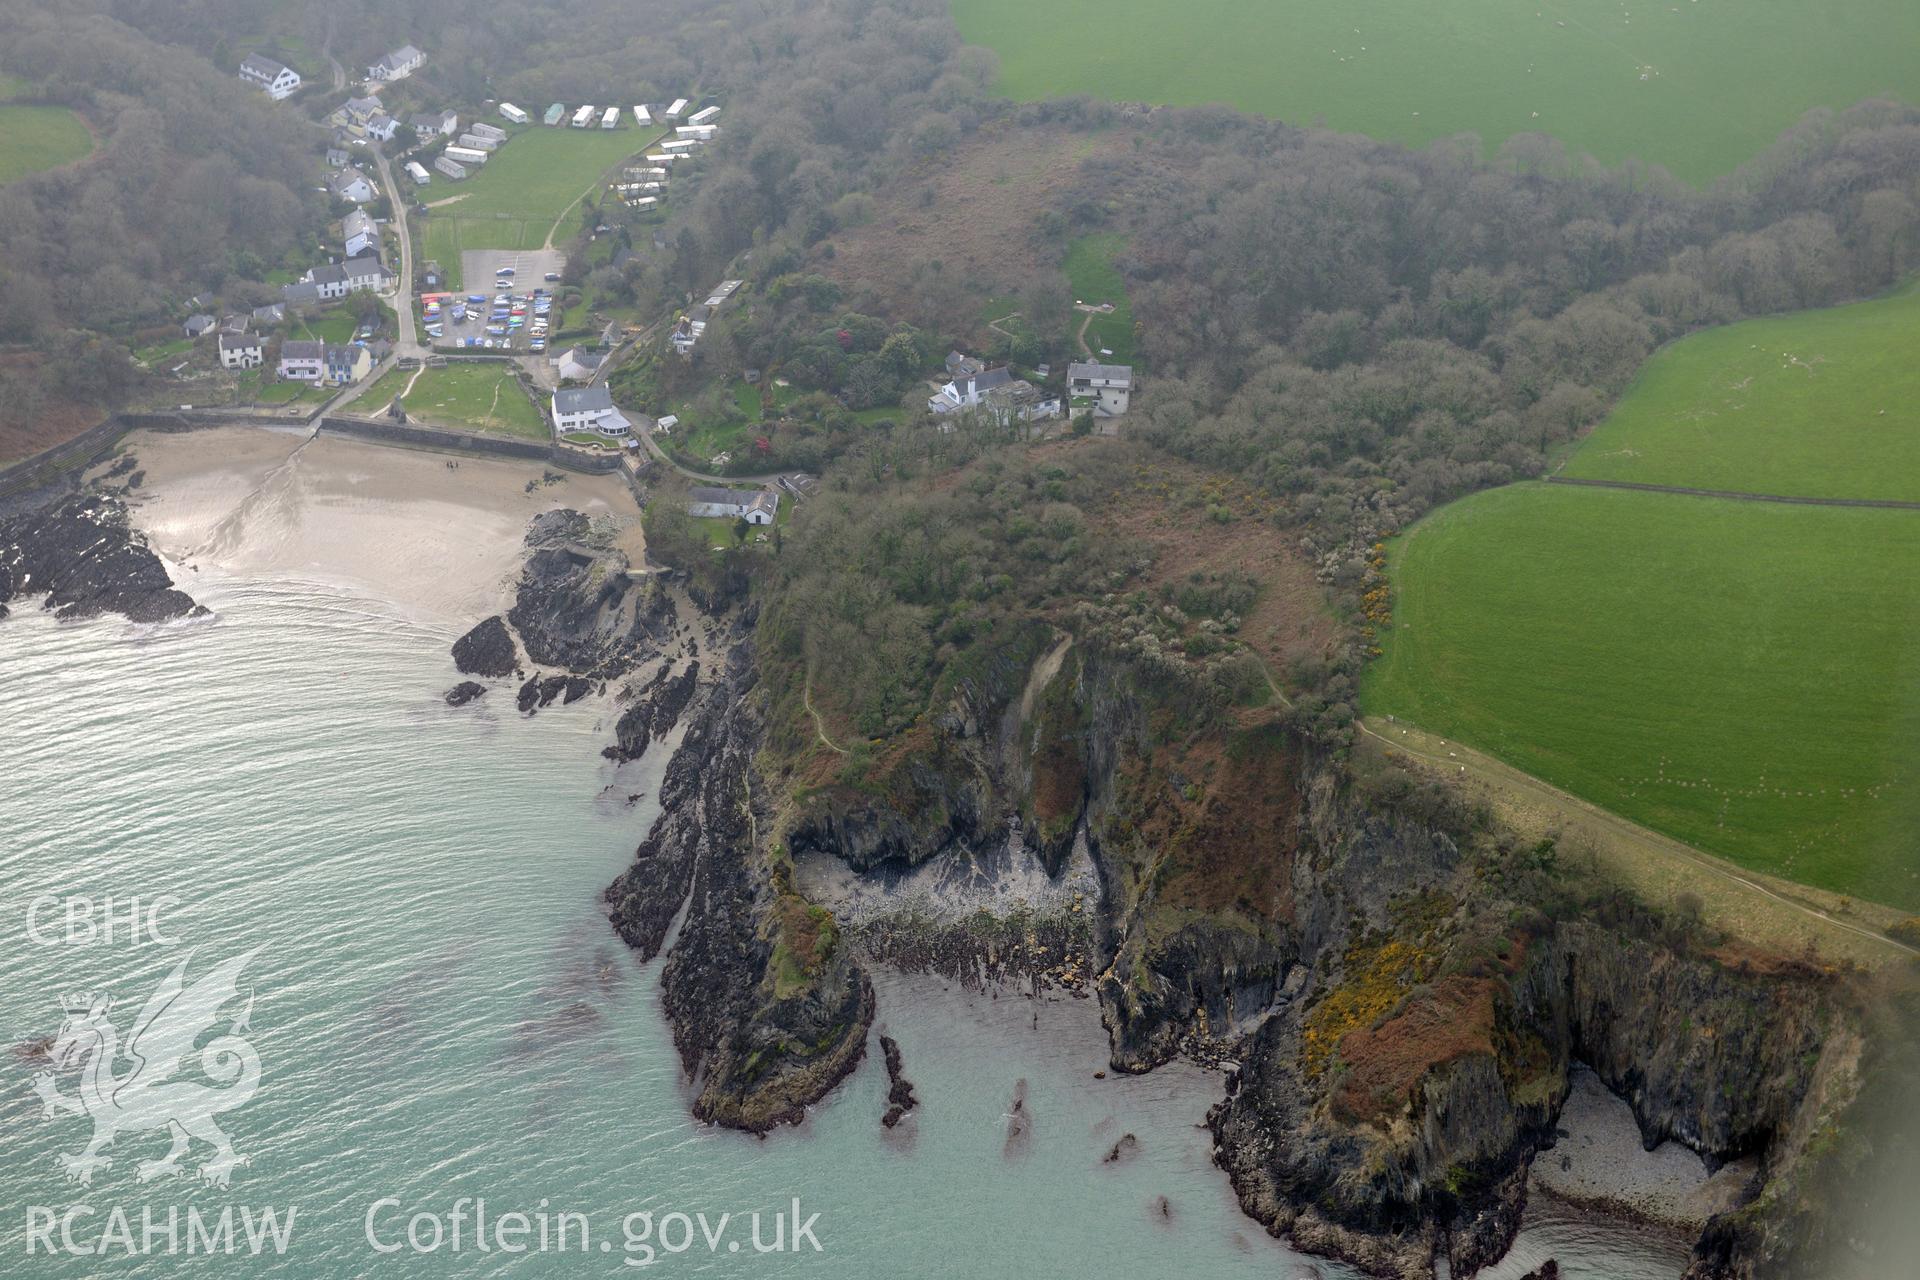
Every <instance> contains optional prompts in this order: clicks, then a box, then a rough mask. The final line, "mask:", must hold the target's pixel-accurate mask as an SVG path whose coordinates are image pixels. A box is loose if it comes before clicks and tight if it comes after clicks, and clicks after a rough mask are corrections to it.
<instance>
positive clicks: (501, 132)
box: [468, 120, 507, 142]
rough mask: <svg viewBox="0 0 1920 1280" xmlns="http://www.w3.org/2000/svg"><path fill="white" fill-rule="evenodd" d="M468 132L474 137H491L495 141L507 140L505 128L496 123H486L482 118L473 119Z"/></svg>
mask: <svg viewBox="0 0 1920 1280" xmlns="http://www.w3.org/2000/svg"><path fill="white" fill-rule="evenodd" d="M468 132H470V133H472V134H473V135H474V136H475V137H480V138H492V139H493V140H494V141H495V142H505V141H506V140H507V131H506V130H505V129H502V128H501V127H500V126H499V125H497V124H488V123H487V122H486V121H484V120H476V121H474V122H473V125H472V126H471V127H470V128H469V130H468Z"/></svg>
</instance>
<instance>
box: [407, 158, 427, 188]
mask: <svg viewBox="0 0 1920 1280" xmlns="http://www.w3.org/2000/svg"><path fill="white" fill-rule="evenodd" d="M407 176H408V177H409V178H412V179H413V183H414V185H415V186H417V187H424V186H426V185H427V183H429V182H431V181H432V179H431V178H429V177H428V176H427V167H426V166H425V165H423V164H421V163H420V162H419V161H418V160H409V161H407Z"/></svg>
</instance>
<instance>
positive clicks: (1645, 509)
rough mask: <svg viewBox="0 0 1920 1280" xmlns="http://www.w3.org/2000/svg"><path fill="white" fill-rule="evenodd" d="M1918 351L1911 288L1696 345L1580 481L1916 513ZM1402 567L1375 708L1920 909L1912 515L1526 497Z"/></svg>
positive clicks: (1658, 377)
mask: <svg viewBox="0 0 1920 1280" xmlns="http://www.w3.org/2000/svg"><path fill="white" fill-rule="evenodd" d="M1916 347H1920V291H1916V289H1914V288H1908V289H1906V290H1903V291H1902V292H1899V293H1896V294H1893V295H1890V296H1888V297H1886V298H1881V299H1877V300H1875V301H1872V302H1866V303H1859V304H1855V305H1853V306H1847V307H1836V308H1833V309H1830V310H1826V311H1819V312H1808V313H1803V314H1798V315H1791V316H1781V317H1776V318H1772V319H1766V320H1757V321H1749V322H1746V323H1742V324H1737V325H1731V326H1728V327H1726V328H1723V329H1717V330H1710V331H1708V332H1705V333H1701V334H1697V335H1695V336H1693V337H1690V338H1687V339H1686V340H1684V341H1682V342H1678V343H1675V344H1674V345H1672V346H1671V347H1668V348H1667V349H1666V350H1664V351H1662V352H1661V353H1659V355H1657V356H1656V357H1655V358H1654V359H1653V360H1652V361H1650V362H1649V363H1648V366H1647V368H1646V370H1645V371H1644V373H1643V374H1642V376H1641V377H1640V378H1639V380H1638V381H1637V382H1636V383H1635V384H1634V386H1633V388H1632V389H1631V391H1630V392H1629V393H1628V394H1627V395H1626V396H1625V397H1624V398H1623V399H1622V400H1621V402H1620V404H1619V406H1618V407H1617V408H1616V409H1615V411H1614V412H1613V414H1612V415H1610V416H1609V417H1608V419H1607V420H1606V421H1605V422H1603V423H1602V424H1601V425H1600V426H1599V427H1597V428H1595V429H1594V431H1593V432H1592V434H1590V435H1589V436H1588V437H1587V438H1586V439H1585V440H1584V441H1582V442H1581V443H1580V445H1579V447H1578V448H1577V449H1576V450H1575V451H1574V453H1573V455H1572V456H1571V457H1570V458H1569V459H1568V460H1567V463H1566V465H1565V467H1564V468H1563V473H1564V474H1566V475H1568V476H1575V477H1584V478H1594V479H1617V480H1627V481H1634V482H1641V483H1650V484H1670V485H1678V486H1685V487H1692V488H1707V489H1720V490H1728V491H1733V492H1746V493H1773V494H1785V495H1790V496H1806V497H1841V498H1872V499H1883V500H1887V499H1890V500H1895V501H1914V500H1920V402H1917V400H1916V397H1917V396H1920V371H1916V368H1915V363H1916V362H1915V360H1914V358H1913V354H1912V353H1913V352H1914V351H1915V349H1916ZM1883 410H1884V412H1883ZM1389 572H1390V575H1391V578H1392V581H1393V587H1394V612H1393V625H1392V627H1391V629H1390V630H1389V632H1388V634H1387V635H1386V636H1384V637H1383V639H1382V647H1383V649H1384V654H1383V656H1382V657H1381V658H1380V660H1379V661H1377V662H1376V663H1375V664H1374V665H1373V667H1372V668H1371V669H1370V670H1369V671H1368V673H1367V675H1366V678H1365V681H1364V683H1363V686H1362V704H1363V707H1364V708H1365V710H1366V711H1367V712H1368V713H1369V714H1374V715H1394V716H1398V717H1401V718H1403V719H1406V720H1410V721H1412V722H1413V723H1415V724H1418V725H1420V726H1421V727H1423V728H1426V729H1429V730H1432V731H1434V732H1437V733H1442V734H1446V735H1448V736H1450V737H1452V738H1454V739H1457V740H1458V741H1461V742H1464V743H1466V744H1467V745H1469V746H1473V747H1477V748H1479V749H1481V750H1483V751H1486V752H1488V753H1490V754H1492V755H1495V756H1498V757H1499V758H1501V759H1502V760H1505V761H1507V762H1508V763H1510V764H1512V765H1515V766H1517V767H1519V768H1521V769H1524V770H1526V771H1527V772H1529V773H1533V774H1535V775H1537V776H1539V777H1541V778H1544V779H1545V780H1547V781H1548V782H1551V783H1553V784H1555V785H1557V786H1560V787H1563V788H1565V789H1566V790H1568V791H1571V792H1573V793H1574V794H1576V795H1579V796H1581V797H1584V798H1585V799H1588V800H1591V801H1593V802H1595V803H1597V804H1600V805H1604V806H1605V807H1607V808H1609V809H1612V810H1614V811H1616V812H1618V813H1621V814H1623V815H1625V816H1627V817H1629V818H1632V819H1634V820H1635V821H1638V822H1641V823H1644V824H1646V825H1647V826H1650V827H1653V828H1655V829H1656V830H1659V831H1663V832H1666V833H1668V834H1670V835H1673V836H1676V837H1678V838H1680V839H1682V840H1685V841H1687V842H1689V843H1691V844H1694V845H1696V846H1698V847H1699V848H1702V849H1705V850H1708V851H1709V852H1713V853H1719V854H1723V855H1725V856H1727V857H1730V858H1733V859H1735V860H1736V861H1739V862H1741V863H1743V864H1745V865H1747V866H1751V867H1754V868H1756V869H1759V870H1762V871H1768V872H1772V873H1774V874H1777V875H1782V876H1786V877H1789V878H1793V879H1798V880H1802V881H1805V882H1807V883H1811V884H1816V885H1819V886H1821V887H1822V888H1827V889H1832V890H1835V891H1837V892H1840V893H1849V894H1855V895H1857V896H1861V897H1866V898H1872V899H1875V900H1878V901H1881V902H1886V903H1889V904H1892V905H1895V906H1900V907H1905V908H1913V907H1920V850H1916V848H1915V846H1914V843H1913V833H1914V832H1916V831H1920V770H1915V769H1914V767H1913V763H1912V761H1913V757H1914V753H1915V750H1916V748H1920V641H1916V636H1920V512H1915V511H1910V510H1898V509H1881V510H1873V509H1854V508H1836V507H1802V506H1792V505H1787V504H1782V503H1771V502H1746V501H1739V500H1734V499H1720V498H1702V497H1695V496H1689V495H1682V494H1662V493H1641V492H1632V491H1623V490H1604V489H1583V488H1572V487H1568V486H1563V485H1548V484H1538V483H1530V484H1522V485H1515V486H1511V487H1509V488H1505V489H1499V490H1494V491H1491V492H1487V493H1481V494H1476V495H1474V496H1472V497H1469V498H1466V499H1464V500H1462V501H1460V502H1456V503H1454V504H1452V505H1451V506H1448V507H1446V508H1443V509H1442V510H1440V511H1438V512H1435V513H1434V514H1433V515H1431V516H1429V517H1428V518H1427V519H1426V520H1423V521H1422V522H1420V523H1419V524H1418V525H1416V526H1415V527H1414V528H1413V529H1412V530H1410V531H1409V532H1408V533H1407V534H1406V535H1405V536H1404V537H1402V538H1401V539H1399V540H1398V541H1397V542H1396V543H1395V545H1394V548H1393V550H1392V553H1391V563H1390V569H1389Z"/></svg>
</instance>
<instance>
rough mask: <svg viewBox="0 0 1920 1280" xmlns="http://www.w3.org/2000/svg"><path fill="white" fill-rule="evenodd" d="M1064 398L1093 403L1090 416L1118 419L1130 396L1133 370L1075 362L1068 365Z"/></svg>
mask: <svg viewBox="0 0 1920 1280" xmlns="http://www.w3.org/2000/svg"><path fill="white" fill-rule="evenodd" d="M1067 395H1068V396H1069V397H1072V398H1073V399H1090V400H1092V401H1093V416H1094V417H1096V418H1117V417H1119V416H1120V415H1121V414H1123V413H1125V412H1126V411H1127V401H1128V400H1129V399H1130V398H1131V397H1132V395H1133V367H1132V366H1131V365H1124V364H1099V363H1097V362H1095V361H1091V360H1088V361H1079V360H1076V361H1074V362H1073V363H1072V364H1070V365H1068V366H1067Z"/></svg>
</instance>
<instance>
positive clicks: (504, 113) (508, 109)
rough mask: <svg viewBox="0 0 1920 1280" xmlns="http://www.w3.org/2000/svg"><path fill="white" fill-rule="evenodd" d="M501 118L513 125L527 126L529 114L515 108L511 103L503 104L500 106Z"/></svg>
mask: <svg viewBox="0 0 1920 1280" xmlns="http://www.w3.org/2000/svg"><path fill="white" fill-rule="evenodd" d="M500 118H501V119H502V120H507V121H510V122H512V123H513V124H525V123H526V122H527V113H526V112H524V111H522V110H521V109H520V108H518V107H516V106H514V105H513V104H512V103H511V102H503V103H501V104H500Z"/></svg>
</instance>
